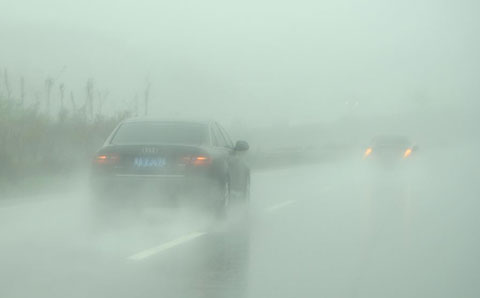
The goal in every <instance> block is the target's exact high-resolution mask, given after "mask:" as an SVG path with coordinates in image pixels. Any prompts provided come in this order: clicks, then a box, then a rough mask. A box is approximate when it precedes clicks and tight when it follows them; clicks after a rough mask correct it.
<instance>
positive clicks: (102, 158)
mask: <svg viewBox="0 0 480 298" xmlns="http://www.w3.org/2000/svg"><path fill="white" fill-rule="evenodd" d="M119 159H120V157H119V156H118V155H116V154H100V155H97V156H96V157H95V163H97V164H102V165H104V164H114V163H116V162H117V161H118V160H119Z"/></svg>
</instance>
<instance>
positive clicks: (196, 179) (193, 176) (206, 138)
mask: <svg viewBox="0 0 480 298" xmlns="http://www.w3.org/2000/svg"><path fill="white" fill-rule="evenodd" d="M248 149H249V145H248V143H247V142H245V141H237V142H236V143H235V144H234V143H233V142H232V141H231V139H230V137H229V135H228V134H227V132H226V131H225V129H224V128H223V127H222V126H220V125H219V124H218V123H216V122H214V121H166V120H155V119H153V120H152V119H141V118H139V119H132V120H127V121H124V122H122V123H120V124H119V125H118V126H117V127H116V128H115V129H114V131H113V132H112V133H111V135H110V136H109V137H108V138H107V139H106V141H105V143H104V145H103V147H102V148H100V149H99V150H98V152H97V153H96V156H95V159H94V161H93V166H92V173H91V186H92V191H93V194H94V200H95V201H96V202H97V203H99V204H101V205H102V206H107V208H108V206H115V204H117V205H120V204H121V205H125V204H127V205H135V206H139V205H143V204H147V205H166V204H167V205H168V204H174V205H178V204H182V203H188V204H194V205H200V206H205V207H207V208H208V209H209V210H211V211H214V212H215V213H216V214H221V213H223V212H224V211H225V210H226V207H228V205H229V204H230V203H231V202H232V200H237V201H242V202H247V201H248V200H249V192H250V171H249V168H248V167H247V165H246V164H245V162H244V160H243V157H242V156H243V154H242V153H243V152H245V151H247V150H248Z"/></svg>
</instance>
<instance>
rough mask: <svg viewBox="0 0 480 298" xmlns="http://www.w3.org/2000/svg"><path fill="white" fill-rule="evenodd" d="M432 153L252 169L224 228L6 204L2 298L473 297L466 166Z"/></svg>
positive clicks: (198, 219)
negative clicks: (105, 223) (372, 163)
mask: <svg viewBox="0 0 480 298" xmlns="http://www.w3.org/2000/svg"><path fill="white" fill-rule="evenodd" d="M458 154H462V153H461V152H458ZM442 155H443V152H438V153H437V154H436V155H435V156H436V157H435V158H433V157H431V158H430V159H428V160H427V161H425V160H423V162H420V161H418V162H416V163H415V164H413V163H412V165H409V166H406V167H402V168H399V169H395V170H389V171H383V170H381V171H380V170H375V169H372V168H369V167H365V165H363V164H362V163H361V162H359V161H352V160H346V161H342V162H337V163H328V164H322V165H310V166H301V167H300V166H299V167H295V168H290V169H277V170H271V171H263V172H258V173H255V174H254V175H253V177H252V203H251V211H250V214H249V216H248V217H242V216H240V215H238V214H233V215H232V216H231V218H230V220H228V221H227V222H224V223H222V224H219V223H212V222H211V221H209V220H208V219H206V218H204V217H203V216H201V215H198V214H195V213H192V212H191V211H185V210H173V211H172V210H145V211H144V212H143V213H142V214H141V215H140V216H139V217H135V218H131V217H127V216H126V217H125V218H122V220H121V222H120V223H118V224H117V225H115V226H113V227H106V228H101V229H99V228H98V227H97V226H96V225H94V224H92V216H91V214H90V209H89V208H88V206H89V205H88V199H87V197H88V196H87V195H86V194H85V191H84V190H81V188H80V190H76V191H72V193H71V194H69V195H64V196H52V197H49V198H47V199H45V198H38V199H32V200H30V201H28V202H25V203H22V204H17V205H15V204H14V205H4V206H2V207H1V208H0V297H2V298H4V297H5V298H7V297H49V298H52V297H82V298H83V297H182V298H183V297H260V298H266V297H272V298H273V297H275V298H277V297H422V298H424V297H479V296H480V285H479V284H478V280H479V278H480V269H479V265H480V258H479V257H480V255H479V251H480V240H479V239H480V237H479V236H478V227H479V223H480V220H479V218H480V217H479V216H478V214H479V211H480V208H479V207H480V203H479V202H478V201H479V199H480V196H479V194H480V192H479V186H478V177H479V176H478V173H479V171H478V170H477V169H478V167H476V164H472V163H468V162H464V163H458V162H457V161H455V160H454V159H453V160H451V161H448V162H438V159H440V157H441V156H442ZM452 169H455V170H452ZM35 200H38V201H35Z"/></svg>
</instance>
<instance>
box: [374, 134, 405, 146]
mask: <svg viewBox="0 0 480 298" xmlns="http://www.w3.org/2000/svg"><path fill="white" fill-rule="evenodd" d="M372 143H397V144H398V143H405V144H407V143H411V141H410V140H409V138H408V137H406V136H402V135H378V136H376V137H374V138H373V139H372Z"/></svg>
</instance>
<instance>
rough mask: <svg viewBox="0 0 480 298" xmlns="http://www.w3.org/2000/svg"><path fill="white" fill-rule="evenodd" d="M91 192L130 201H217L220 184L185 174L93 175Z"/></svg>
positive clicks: (112, 198) (98, 195)
mask: <svg viewBox="0 0 480 298" xmlns="http://www.w3.org/2000/svg"><path fill="white" fill-rule="evenodd" d="M90 185H91V189H92V191H93V193H94V194H95V195H96V196H97V197H101V198H104V199H106V198H108V199H110V200H119V201H120V200H127V201H130V202H140V201H141V202H151V203H160V202H170V201H171V200H172V199H174V200H180V199H181V200H188V201H190V200H194V201H202V202H205V201H213V200H215V199H216V197H215V196H213V195H212V193H213V192H214V190H215V186H216V185H218V184H216V183H215V181H214V180H213V179H211V178H205V177H197V176H194V177H189V176H185V175H135V174H117V175H115V176H93V177H91V181H90Z"/></svg>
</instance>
